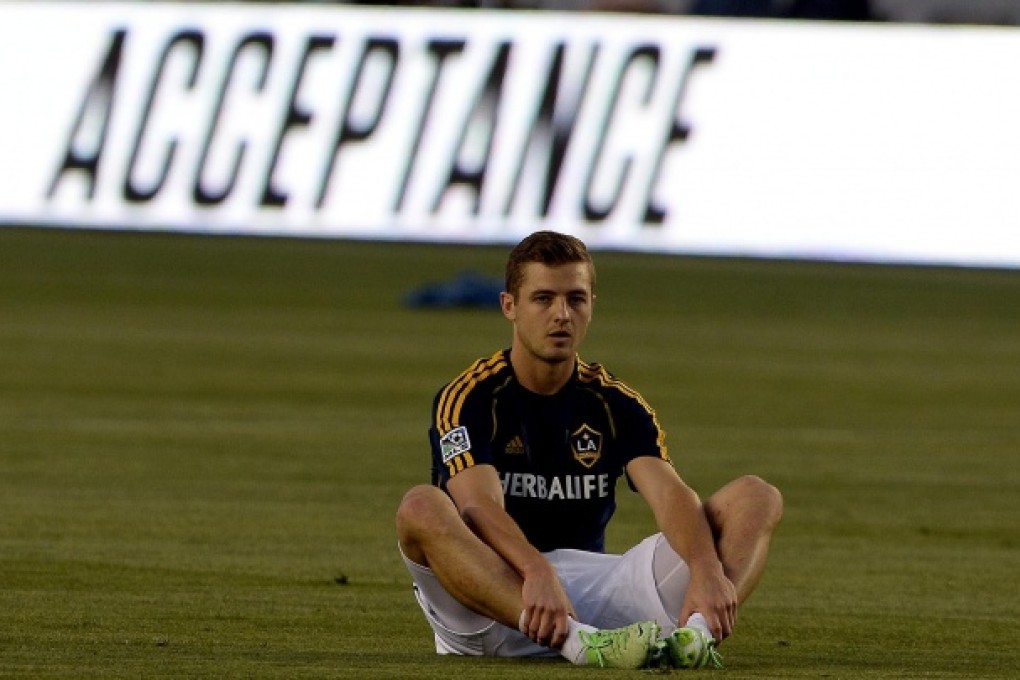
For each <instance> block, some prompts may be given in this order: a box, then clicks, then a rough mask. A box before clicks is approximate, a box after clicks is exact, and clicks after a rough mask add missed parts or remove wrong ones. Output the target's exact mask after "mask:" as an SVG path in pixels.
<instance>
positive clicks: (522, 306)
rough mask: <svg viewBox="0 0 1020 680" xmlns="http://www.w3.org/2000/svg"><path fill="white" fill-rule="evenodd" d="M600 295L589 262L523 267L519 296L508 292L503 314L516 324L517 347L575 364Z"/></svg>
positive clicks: (544, 358)
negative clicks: (592, 281) (595, 289)
mask: <svg viewBox="0 0 1020 680" xmlns="http://www.w3.org/2000/svg"><path fill="white" fill-rule="evenodd" d="M594 298H595V296H594V295H593V294H592V290H591V270H590V268H589V266H588V264H587V263H584V262H575V263H570V264H563V265H554V266H549V265H544V264H541V263H539V262H529V263H528V264H526V265H524V279H523V281H522V282H521V288H520V291H519V292H518V294H517V295H516V297H515V296H512V295H510V294H509V293H503V294H502V296H501V297H500V303H501V306H502V308H503V315H504V316H506V318H508V319H509V320H510V321H512V322H513V325H514V345H515V346H517V345H519V346H520V348H521V349H523V350H524V351H525V352H526V353H527V355H528V356H531V357H533V358H535V359H537V360H539V361H543V362H546V363H559V362H562V361H573V359H574V355H575V354H576V353H577V348H578V346H580V344H581V341H582V340H584V336H585V334H586V333H587V332H588V324H589V322H591V312H592V304H593V303H594Z"/></svg>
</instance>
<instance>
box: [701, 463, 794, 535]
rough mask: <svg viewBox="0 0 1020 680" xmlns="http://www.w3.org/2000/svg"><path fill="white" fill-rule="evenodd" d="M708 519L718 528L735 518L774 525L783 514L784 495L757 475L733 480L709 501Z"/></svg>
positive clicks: (707, 507)
mask: <svg viewBox="0 0 1020 680" xmlns="http://www.w3.org/2000/svg"><path fill="white" fill-rule="evenodd" d="M706 510H707V513H708V517H709V521H710V522H712V524H713V526H715V527H716V528H718V527H720V526H722V525H724V524H726V523H727V520H728V519H730V520H734V521H738V522H740V523H744V522H749V521H750V522H753V523H755V524H761V525H763V526H764V527H767V529H769V530H771V529H775V527H776V526H778V524H779V521H780V520H781V519H782V518H783V495H782V493H780V491H779V489H777V488H776V487H774V486H773V485H772V484H769V483H768V482H766V481H765V480H764V479H762V478H761V477H758V476H757V475H744V476H743V477H738V478H737V479H735V480H733V481H732V482H730V483H729V484H727V485H726V486H724V487H723V488H722V489H720V490H719V492H718V493H717V494H716V495H714V496H713V497H712V498H710V499H709V501H708V503H706Z"/></svg>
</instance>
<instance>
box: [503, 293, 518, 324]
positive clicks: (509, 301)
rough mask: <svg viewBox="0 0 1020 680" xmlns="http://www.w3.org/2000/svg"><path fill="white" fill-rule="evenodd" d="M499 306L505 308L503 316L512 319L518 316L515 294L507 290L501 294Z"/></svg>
mask: <svg viewBox="0 0 1020 680" xmlns="http://www.w3.org/2000/svg"><path fill="white" fill-rule="evenodd" d="M499 308H500V309H501V310H503V316H505V317H506V318H507V319H509V320H510V321H513V320H514V319H515V318H516V317H517V309H516V305H515V304H514V296H513V295H511V294H510V293H507V292H505V291H504V292H502V293H500V294H499Z"/></svg>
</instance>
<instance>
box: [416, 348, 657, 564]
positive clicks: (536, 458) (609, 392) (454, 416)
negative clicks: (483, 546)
mask: <svg viewBox="0 0 1020 680" xmlns="http://www.w3.org/2000/svg"><path fill="white" fill-rule="evenodd" d="M429 438H430V440H431V443H432V482H433V484H436V485H439V486H440V487H442V488H445V486H446V483H447V482H448V481H449V480H450V478H451V477H454V476H456V475H457V474H458V473H460V472H462V471H464V470H466V469H467V468H469V467H472V466H475V465H492V466H493V467H495V468H496V471H497V473H498V474H499V478H500V481H501V482H502V484H503V497H504V501H505V506H506V510H507V513H509V515H510V516H511V517H512V518H513V519H514V520H515V521H516V522H517V524H518V525H519V526H520V527H521V529H522V531H523V532H524V535H525V536H526V537H527V538H528V540H529V541H530V542H531V544H532V545H534V546H535V547H536V548H538V549H539V550H541V551H543V552H544V551H548V550H554V549H556V548H577V549H580V550H589V551H593V552H603V551H604V549H605V530H606V525H607V524H608V522H609V519H610V517H612V515H613V512H614V511H615V510H616V482H617V480H618V479H619V477H620V476H621V475H622V474H623V473H624V468H625V466H626V465H627V463H629V462H630V461H631V460H633V459H634V458H637V457H639V456H654V457H656V458H661V459H663V460H667V461H668V460H669V456H668V454H667V452H666V446H665V443H664V440H665V433H664V432H663V430H662V428H661V427H659V423H658V420H657V419H656V417H655V412H654V411H653V410H652V409H651V408H650V407H649V406H648V404H647V403H646V402H645V400H644V399H642V398H641V395H639V394H638V393H637V392H635V391H634V390H633V389H631V388H630V387H628V386H627V385H625V384H624V383H622V382H620V381H619V380H616V379H615V378H614V377H613V376H612V375H611V374H610V373H609V372H608V371H606V369H604V368H603V367H602V366H600V365H599V364H590V363H586V362H584V361H581V360H580V359H578V361H577V364H576V368H575V370H574V375H573V377H572V378H571V380H570V381H569V382H568V383H567V385H565V386H564V387H563V389H561V390H560V391H559V392H558V393H556V394H555V395H551V396H545V395H540V394H536V393H534V392H531V391H530V390H527V389H525V388H524V387H522V386H521V385H520V384H519V383H518V382H517V379H516V378H515V376H514V372H513V368H512V367H511V365H510V351H509V350H502V351H500V352H497V353H496V354H494V355H493V356H491V357H489V358H488V359H479V360H478V361H476V362H475V363H474V364H472V365H471V366H470V367H469V368H468V369H467V370H465V371H464V372H463V373H461V374H460V375H459V376H457V378H456V379H454V380H453V381H451V382H450V383H448V384H447V385H446V386H445V387H443V389H441V390H440V391H439V393H438V394H437V395H436V398H435V401H434V403H433V407H432V428H431V430H430V432H429Z"/></svg>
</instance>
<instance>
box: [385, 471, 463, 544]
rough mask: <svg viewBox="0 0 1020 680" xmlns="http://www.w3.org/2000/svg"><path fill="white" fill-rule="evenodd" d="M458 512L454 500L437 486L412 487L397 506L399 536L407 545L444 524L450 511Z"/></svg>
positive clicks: (402, 542) (401, 541)
mask: <svg viewBox="0 0 1020 680" xmlns="http://www.w3.org/2000/svg"><path fill="white" fill-rule="evenodd" d="M451 511H452V512H454V513H455V512H456V510H455V508H454V507H453V501H451V500H450V498H449V496H447V495H446V494H445V493H443V491H442V490H440V489H439V488H437V487H434V486H428V485H425V484H422V485H420V486H415V487H412V488H411V489H410V490H409V491H408V492H407V493H406V494H404V497H403V498H402V499H401V501H400V505H399V506H397V517H396V521H397V538H398V539H399V541H400V543H401V545H404V546H407V545H410V544H413V543H415V542H416V539H417V538H418V537H420V536H421V535H422V534H423V533H426V532H428V531H429V530H430V529H435V528H437V527H441V526H442V525H443V519H444V518H448V517H449V515H450V512H451Z"/></svg>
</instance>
